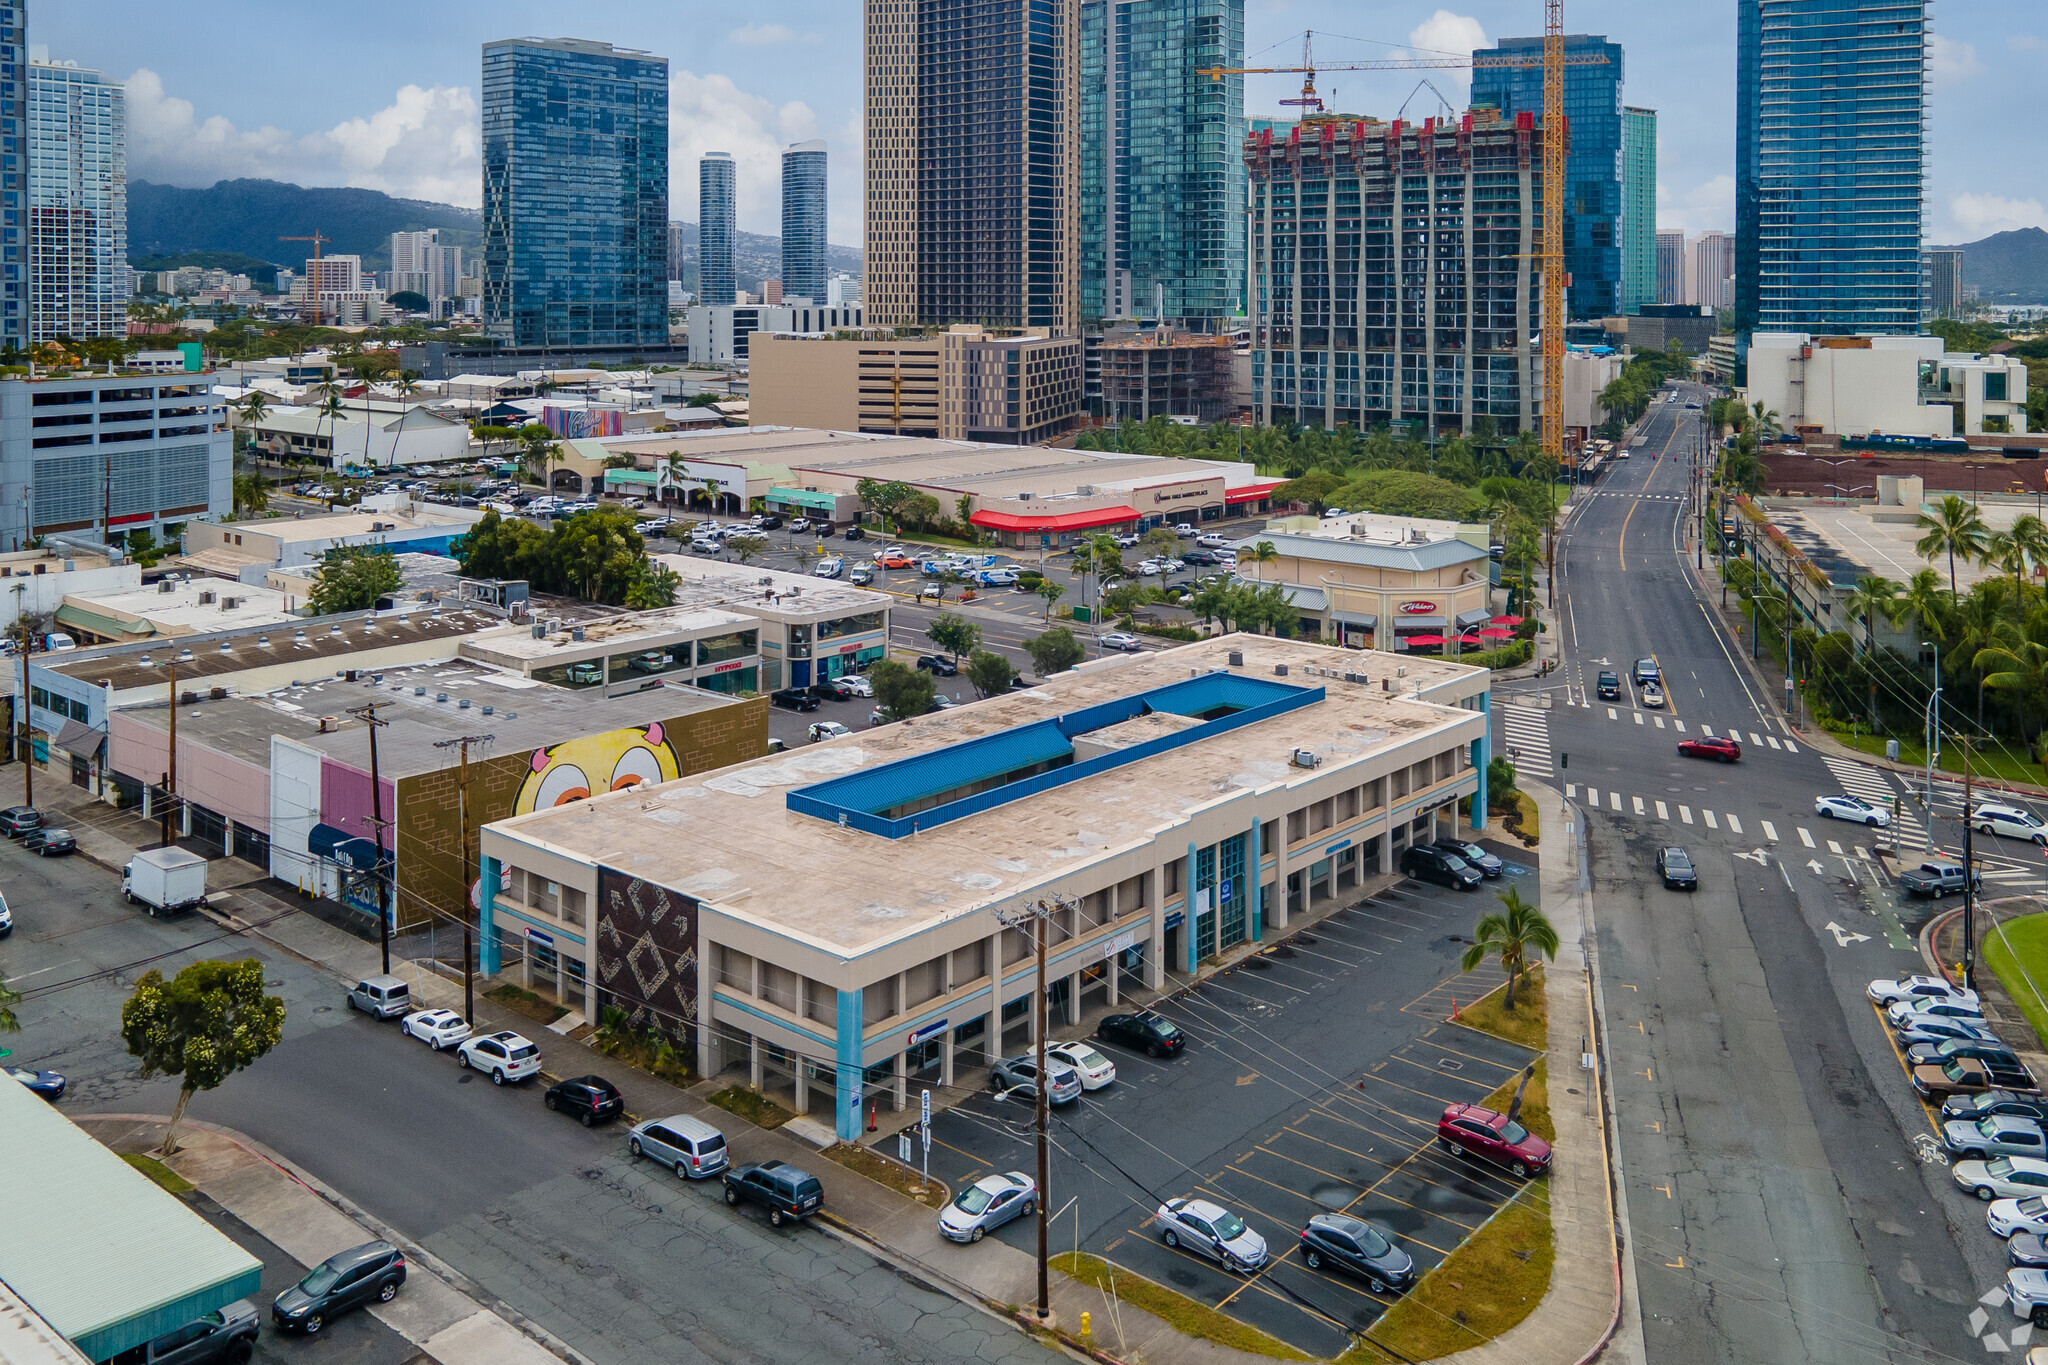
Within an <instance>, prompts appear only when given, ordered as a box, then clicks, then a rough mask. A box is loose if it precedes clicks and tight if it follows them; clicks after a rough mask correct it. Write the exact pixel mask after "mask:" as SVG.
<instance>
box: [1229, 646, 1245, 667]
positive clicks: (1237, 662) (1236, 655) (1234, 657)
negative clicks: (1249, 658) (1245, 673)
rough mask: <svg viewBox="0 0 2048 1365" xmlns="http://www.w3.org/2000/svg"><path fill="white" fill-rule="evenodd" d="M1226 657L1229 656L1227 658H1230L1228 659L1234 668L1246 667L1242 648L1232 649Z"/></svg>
mask: <svg viewBox="0 0 2048 1365" xmlns="http://www.w3.org/2000/svg"><path fill="white" fill-rule="evenodd" d="M1225 657H1226V658H1227V659H1228V660H1229V661H1230V666H1231V667H1232V668H1243V667H1244V651H1243V650H1241V649H1233V650H1231V651H1230V653H1229V654H1228V655H1226V656H1225Z"/></svg>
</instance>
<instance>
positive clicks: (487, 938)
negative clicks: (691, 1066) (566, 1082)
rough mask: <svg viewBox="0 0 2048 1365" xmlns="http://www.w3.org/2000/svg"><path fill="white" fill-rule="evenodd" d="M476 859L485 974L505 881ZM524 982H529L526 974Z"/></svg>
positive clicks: (496, 867) (500, 868) (491, 966)
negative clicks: (480, 884)
mask: <svg viewBox="0 0 2048 1365" xmlns="http://www.w3.org/2000/svg"><path fill="white" fill-rule="evenodd" d="M144 790H145V791H146V790H148V789H147V788H144ZM477 861H478V863H479V867H478V876H479V877H481V878H482V880H483V885H482V886H481V887H479V888H478V889H477V902H478V905H479V907H480V908H479V909H478V912H477V936H476V941H477V968H478V970H479V971H481V972H483V974H484V975H486V976H489V975H490V974H491V973H492V972H495V971H497V970H498V930H497V907H498V888H499V887H501V886H503V885H504V884H505V865H504V864H503V863H501V862H499V861H498V860H497V859H496V858H480V859H478V860H477ZM527 984H528V985H529V986H530V985H532V984H533V982H532V978H531V976H530V975H529V977H528V980H527Z"/></svg>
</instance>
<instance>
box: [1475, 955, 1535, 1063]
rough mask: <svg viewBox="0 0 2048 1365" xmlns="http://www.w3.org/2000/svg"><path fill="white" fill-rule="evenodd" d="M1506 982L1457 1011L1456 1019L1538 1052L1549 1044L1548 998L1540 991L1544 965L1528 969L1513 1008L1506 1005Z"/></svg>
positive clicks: (1517, 990) (1517, 989)
mask: <svg viewBox="0 0 2048 1365" xmlns="http://www.w3.org/2000/svg"><path fill="white" fill-rule="evenodd" d="M1507 999H1508V988H1507V983H1506V982H1502V983H1501V984H1500V986H1498V987H1497V988H1495V990H1494V991H1493V992H1492V993H1491V994H1490V995H1485V996H1482V997H1480V998H1479V999H1478V1000H1475V1001H1473V1002H1472V1003H1471V1004H1470V1005H1466V1006H1463V1007H1462V1008H1460V1009H1459V1011H1458V1022H1459V1023H1461V1024H1463V1025H1465V1026H1466V1027H1467V1028H1476V1029H1479V1030H1481V1031H1482V1032H1485V1033H1491V1034H1493V1035H1494V1036H1495V1037H1497V1038H1505V1039H1507V1040H1508V1041H1509V1042H1511V1043H1520V1044H1521V1045H1522V1046H1523V1047H1526V1048H1532V1049H1534V1050H1535V1051H1537V1052H1541V1051H1543V1050H1544V1049H1545V1048H1547V1047H1549V1046H1550V998H1549V997H1548V996H1547V995H1545V994H1544V991H1543V967H1542V965H1541V964H1540V963H1539V964H1538V965H1537V966H1535V967H1532V968H1530V969H1529V973H1528V975H1527V976H1524V977H1523V978H1522V980H1521V981H1520V982H1518V983H1517V984H1516V987H1515V1008H1514V1009H1513V1010H1512V1011H1510V1010H1509V1009H1508V1007H1507Z"/></svg>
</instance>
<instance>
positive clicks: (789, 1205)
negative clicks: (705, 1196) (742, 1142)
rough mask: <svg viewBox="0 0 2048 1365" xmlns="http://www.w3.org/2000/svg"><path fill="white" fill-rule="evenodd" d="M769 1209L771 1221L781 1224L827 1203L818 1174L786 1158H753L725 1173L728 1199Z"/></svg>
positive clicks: (734, 1203) (726, 1196)
mask: <svg viewBox="0 0 2048 1365" xmlns="http://www.w3.org/2000/svg"><path fill="white" fill-rule="evenodd" d="M742 1199H745V1200H748V1201H749V1202H751V1203H755V1204H759V1205H761V1206H762V1207H763V1208H765V1209H767V1210H768V1222H769V1223H770V1224H771V1225H772V1226H775V1227H778V1228H779V1227H781V1226H782V1225H783V1223H784V1222H786V1221H787V1220H789V1219H791V1218H808V1217H809V1216H810V1215H812V1214H814V1213H816V1212H817V1211H818V1207H819V1206H820V1205H821V1204H823V1203H824V1202H825V1187H824V1186H823V1185H821V1184H819V1183H818V1177H816V1176H814V1175H812V1174H811V1173H810V1172H809V1171H806V1170H803V1169H801V1168H800V1167H796V1166H792V1165H790V1164H789V1163H788V1162H787V1161H751V1162H748V1163H747V1164H746V1165H744V1166H735V1167H733V1168H732V1169H731V1170H729V1171H727V1172H726V1173H725V1202H726V1203H728V1204H732V1205H734V1206H737V1205H738V1204H739V1202H740V1201H741V1200H742Z"/></svg>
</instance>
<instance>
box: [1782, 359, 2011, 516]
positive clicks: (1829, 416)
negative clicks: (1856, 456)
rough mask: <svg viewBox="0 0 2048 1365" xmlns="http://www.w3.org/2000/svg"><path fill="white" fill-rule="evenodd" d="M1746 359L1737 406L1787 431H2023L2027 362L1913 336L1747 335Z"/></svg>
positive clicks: (1906, 433) (1970, 433) (1939, 433)
mask: <svg viewBox="0 0 2048 1365" xmlns="http://www.w3.org/2000/svg"><path fill="white" fill-rule="evenodd" d="M1748 361H1749V373H1748V376H1747V382H1746V383H1745V384H1744V386H1743V389H1742V393H1741V397H1742V399H1743V401H1744V402H1746V403H1763V404H1765V405H1766V406H1767V407H1768V408H1769V409H1770V410H1771V411H1772V412H1775V413H1777V414H1778V420H1779V422H1780V423H1781V424H1783V426H1784V427H1785V429H1786V430H1787V431H1790V430H1792V429H1794V428H1795V427H1817V428H1818V429H1820V430H1821V431H1823V432H1832V433H1834V434H1837V435H1840V436H1863V435H1868V434H1870V433H1872V432H1882V433H1884V434H1886V435H1892V436H1927V437H1934V438H1941V439H1946V438H1947V437H1950V436H1985V435H2021V434H2024V433H2025V432H2026V430H2027V363H2026V361H2025V360H2023V359H2022V358H2020V357H2019V356H2016V355H1979V354H1976V353H1972V352H1956V351H1949V350H1947V349H1946V347H1945V345H1944V343H1943V342H1942V339H1941V338H1940V337H1936V336H1925V335H1917V334H1916V335H1912V336H1904V335H1899V334H1896V333H1889V334H1888V333H1874V334H1873V333H1865V334H1864V335H1861V336H1815V335H1812V334H1810V333H1806V332H1754V333H1752V334H1751V335H1750V338H1749V355H1748ZM1843 479H1844V482H1853V480H1852V479H1851V478H1850V477H1849V475H1848V473H1847V472H1845V474H1844V476H1843ZM1991 486H1996V485H1995V484H1994V485H1991ZM1986 491H1989V487H1987V489H1986ZM2029 510H2031V508H2030V509H2029Z"/></svg>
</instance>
